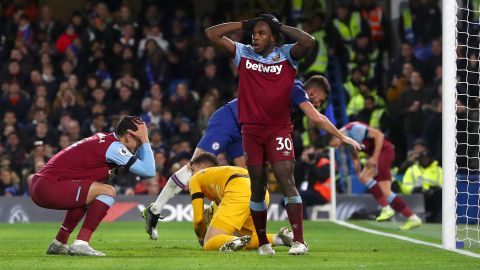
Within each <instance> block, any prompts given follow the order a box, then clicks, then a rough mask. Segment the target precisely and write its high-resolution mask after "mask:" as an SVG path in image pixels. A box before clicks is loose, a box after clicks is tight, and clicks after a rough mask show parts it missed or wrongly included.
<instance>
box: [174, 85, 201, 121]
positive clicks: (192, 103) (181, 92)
mask: <svg viewBox="0 0 480 270" xmlns="http://www.w3.org/2000/svg"><path fill="white" fill-rule="evenodd" d="M170 104H171V107H172V110H174V111H176V112H178V113H179V114H180V116H184V117H188V118H189V119H191V120H195V119H196V118H197V112H198V101H197V100H195V98H194V96H193V94H192V92H191V91H190V89H189V88H188V86H187V84H186V83H179V84H178V85H177V88H176V93H175V95H173V96H171V97H170Z"/></svg>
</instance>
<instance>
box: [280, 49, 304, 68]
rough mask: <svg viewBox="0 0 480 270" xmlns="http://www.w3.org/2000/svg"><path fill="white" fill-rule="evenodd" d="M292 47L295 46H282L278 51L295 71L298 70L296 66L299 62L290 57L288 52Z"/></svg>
mask: <svg viewBox="0 0 480 270" xmlns="http://www.w3.org/2000/svg"><path fill="white" fill-rule="evenodd" d="M293 45H295V44H284V45H282V47H280V50H281V51H282V53H283V54H284V55H285V57H286V58H287V59H288V62H290V64H292V66H293V67H294V68H295V69H298V64H299V63H300V61H298V60H293V58H292V56H291V55H290V50H291V49H292V47H293Z"/></svg>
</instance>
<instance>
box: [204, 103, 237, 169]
mask: <svg viewBox="0 0 480 270" xmlns="http://www.w3.org/2000/svg"><path fill="white" fill-rule="evenodd" d="M197 148H200V149H202V150H204V151H206V152H208V153H212V154H214V155H215V156H217V155H218V154H220V153H222V152H225V153H226V154H227V156H228V158H229V159H230V160H234V159H236V158H238V157H240V156H243V148H242V134H241V132H240V127H239V125H238V122H237V120H236V119H235V115H234V114H233V112H232V111H231V109H230V108H229V107H228V106H223V107H221V108H220V109H218V110H216V111H215V112H214V113H213V114H212V116H211V117H210V120H208V125H207V129H206V130H205V134H204V135H203V137H202V138H201V139H200V142H199V143H198V145H197Z"/></svg>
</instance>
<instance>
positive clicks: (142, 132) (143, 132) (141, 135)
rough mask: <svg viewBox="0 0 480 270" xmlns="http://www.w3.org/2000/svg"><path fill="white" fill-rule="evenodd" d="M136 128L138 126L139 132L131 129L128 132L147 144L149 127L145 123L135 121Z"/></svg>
mask: <svg viewBox="0 0 480 270" xmlns="http://www.w3.org/2000/svg"><path fill="white" fill-rule="evenodd" d="M134 123H135V126H137V131H133V130H131V129H127V132H128V133H129V134H130V135H132V136H134V137H135V138H138V139H139V140H140V141H141V142H142V143H147V142H148V129H147V125H146V124H145V122H143V121H141V120H138V121H135V122H134Z"/></svg>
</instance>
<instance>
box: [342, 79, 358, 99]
mask: <svg viewBox="0 0 480 270" xmlns="http://www.w3.org/2000/svg"><path fill="white" fill-rule="evenodd" d="M343 88H344V89H345V91H346V92H347V94H348V96H349V98H350V99H352V98H353V97H355V96H356V95H358V94H360V90H359V89H358V86H356V85H355V84H354V83H353V82H352V81H351V80H350V81H347V82H346V83H344V84H343Z"/></svg>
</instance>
